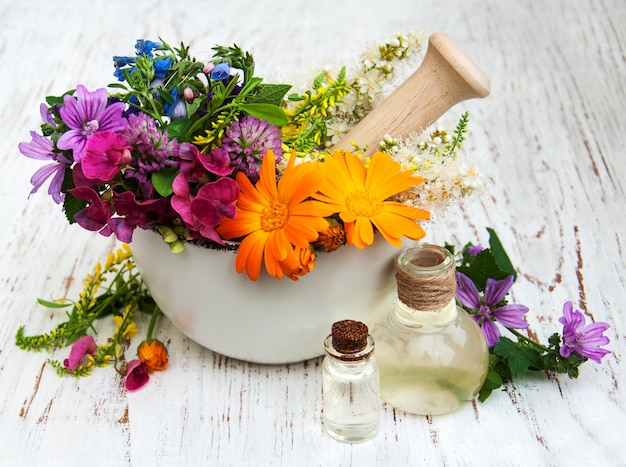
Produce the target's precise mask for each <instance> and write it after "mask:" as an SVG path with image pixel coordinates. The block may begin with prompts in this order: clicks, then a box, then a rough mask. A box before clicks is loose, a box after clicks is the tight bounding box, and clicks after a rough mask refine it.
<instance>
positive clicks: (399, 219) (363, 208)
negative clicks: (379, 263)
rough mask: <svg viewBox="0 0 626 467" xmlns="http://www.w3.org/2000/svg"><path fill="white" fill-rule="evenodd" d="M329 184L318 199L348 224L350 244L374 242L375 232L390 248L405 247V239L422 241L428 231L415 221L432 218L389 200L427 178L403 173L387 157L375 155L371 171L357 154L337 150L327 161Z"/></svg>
mask: <svg viewBox="0 0 626 467" xmlns="http://www.w3.org/2000/svg"><path fill="white" fill-rule="evenodd" d="M325 165H326V166H327V172H326V173H327V178H326V180H327V181H326V183H325V184H324V185H323V186H322V188H321V189H320V193H319V194H317V195H315V196H314V198H315V199H318V200H320V201H323V202H324V203H327V204H328V205H329V206H332V207H333V209H334V210H335V212H338V213H339V217H340V218H341V220H342V221H343V222H344V228H345V231H346V241H347V242H348V244H350V245H355V246H356V247H358V248H365V247H366V246H367V245H371V244H372V243H373V242H374V228H373V227H376V229H378V231H379V232H380V233H381V235H382V236H383V237H384V238H385V239H386V240H387V241H388V242H389V243H391V244H392V245H394V246H396V247H399V246H401V245H402V237H407V238H410V239H412V240H418V239H420V238H422V237H424V235H425V232H424V230H423V229H422V228H421V227H420V226H419V225H418V224H417V223H416V222H415V221H416V220H427V219H429V218H430V213H429V212H428V211H424V210H422V209H418V208H414V207H411V206H407V205H405V204H402V203H400V202H397V201H389V198H391V197H392V196H395V195H397V194H399V193H402V192H403V191H405V190H408V189H409V188H412V187H414V186H415V185H418V184H420V183H421V182H423V181H424V179H422V178H419V177H414V176H413V173H412V172H411V171H404V172H402V171H401V167H400V164H399V163H398V162H396V161H394V160H393V159H392V158H391V156H390V155H389V154H386V153H383V152H377V153H375V154H374V155H373V156H372V159H371V161H370V163H369V166H368V167H365V164H364V163H363V161H362V160H361V159H360V158H358V157H357V156H355V155H354V154H352V153H350V152H347V151H335V152H334V153H333V154H332V156H331V157H328V158H326V162H325Z"/></svg>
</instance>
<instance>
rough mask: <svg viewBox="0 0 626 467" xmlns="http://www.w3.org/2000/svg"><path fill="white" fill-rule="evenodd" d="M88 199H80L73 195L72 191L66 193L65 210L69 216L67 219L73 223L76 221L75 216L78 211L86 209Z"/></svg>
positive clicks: (66, 215)
mask: <svg viewBox="0 0 626 467" xmlns="http://www.w3.org/2000/svg"><path fill="white" fill-rule="evenodd" d="M87 204H88V203H87V201H84V200H82V199H78V198H76V197H74V196H72V195H71V194H70V193H65V200H64V201H63V211H64V212H65V217H67V221H68V222H69V223H70V225H71V224H74V223H75V222H76V219H74V216H75V215H76V213H78V212H79V211H81V210H82V209H85V208H86V207H87Z"/></svg>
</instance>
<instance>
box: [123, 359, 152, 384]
mask: <svg viewBox="0 0 626 467" xmlns="http://www.w3.org/2000/svg"><path fill="white" fill-rule="evenodd" d="M149 380H150V375H149V374H148V367H147V366H146V365H145V364H144V363H143V362H142V361H141V360H139V359H135V360H131V361H130V362H128V366H127V367H126V381H124V387H125V388H126V389H127V390H128V391H136V390H137V389H140V388H142V387H144V386H145V385H146V383H147V382H148V381H149Z"/></svg>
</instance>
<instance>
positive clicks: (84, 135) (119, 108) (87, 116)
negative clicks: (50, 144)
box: [57, 84, 128, 162]
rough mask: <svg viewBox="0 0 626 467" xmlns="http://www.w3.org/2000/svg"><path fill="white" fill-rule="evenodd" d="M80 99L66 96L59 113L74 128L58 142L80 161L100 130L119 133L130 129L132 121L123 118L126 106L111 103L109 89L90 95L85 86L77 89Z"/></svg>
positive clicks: (80, 85) (119, 103) (102, 89)
mask: <svg viewBox="0 0 626 467" xmlns="http://www.w3.org/2000/svg"><path fill="white" fill-rule="evenodd" d="M76 96H77V97H73V96H69V95H66V96H65V97H63V104H64V105H63V107H61V109H60V111H59V113H60V115H61V119H62V120H63V122H64V123H65V124H66V125H67V126H68V127H69V128H70V129H69V130H68V131H66V132H65V133H63V134H62V135H61V137H60V138H59V140H58V141H57V147H58V148H59V149H68V150H69V149H71V150H72V152H73V156H74V160H75V161H76V162H80V160H81V159H82V157H83V154H84V153H85V145H86V144H87V140H88V139H89V137H90V136H91V135H93V134H95V133H97V132H99V131H112V132H114V131H119V130H123V129H124V128H126V126H127V125H128V122H127V121H126V119H125V118H124V117H122V112H123V111H124V107H125V104H124V103H123V102H115V103H113V104H111V105H107V104H108V94H107V90H106V89H105V88H101V89H97V90H96V91H93V92H89V91H88V90H87V88H86V87H85V86H83V85H82V84H79V85H78V86H77V87H76Z"/></svg>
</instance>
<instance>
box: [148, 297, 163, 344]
mask: <svg viewBox="0 0 626 467" xmlns="http://www.w3.org/2000/svg"><path fill="white" fill-rule="evenodd" d="M160 312H161V310H160V309H159V307H158V306H156V305H154V309H153V310H152V316H151V317H150V324H148V332H147V333H146V341H148V342H150V341H151V340H152V331H153V330H154V325H155V323H156V320H157V318H158V317H159V314H160Z"/></svg>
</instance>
